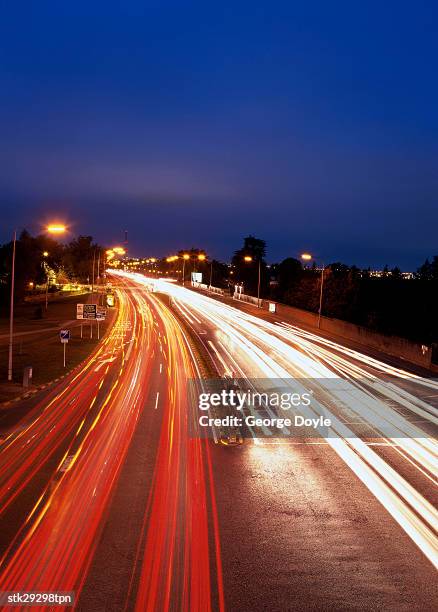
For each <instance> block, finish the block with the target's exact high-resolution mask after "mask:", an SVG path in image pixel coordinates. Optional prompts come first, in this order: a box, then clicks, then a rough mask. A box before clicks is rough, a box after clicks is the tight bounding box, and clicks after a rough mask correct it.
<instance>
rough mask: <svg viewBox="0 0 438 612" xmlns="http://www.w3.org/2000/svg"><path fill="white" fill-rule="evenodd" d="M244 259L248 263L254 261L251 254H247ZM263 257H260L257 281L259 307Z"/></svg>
mask: <svg viewBox="0 0 438 612" xmlns="http://www.w3.org/2000/svg"><path fill="white" fill-rule="evenodd" d="M243 261H244V262H246V263H251V262H252V261H253V257H252V256H251V255H245V256H244V257H243ZM261 263H262V262H261V259H260V258H259V274H258V282H257V308H260V268H261Z"/></svg>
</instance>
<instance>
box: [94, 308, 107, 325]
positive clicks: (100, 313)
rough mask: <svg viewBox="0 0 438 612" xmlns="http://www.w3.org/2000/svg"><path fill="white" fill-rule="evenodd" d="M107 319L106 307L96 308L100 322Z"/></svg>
mask: <svg viewBox="0 0 438 612" xmlns="http://www.w3.org/2000/svg"><path fill="white" fill-rule="evenodd" d="M105 317H106V308H105V306H97V307H96V319H97V320H98V321H105Z"/></svg>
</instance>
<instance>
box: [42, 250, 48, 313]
mask: <svg viewBox="0 0 438 612" xmlns="http://www.w3.org/2000/svg"><path fill="white" fill-rule="evenodd" d="M48 256H49V254H48V252H47V251H44V253H43V257H44V258H46V257H48ZM44 271H45V273H46V310H47V307H48V305H49V272H48V270H47V263H46V264H45V268H44Z"/></svg>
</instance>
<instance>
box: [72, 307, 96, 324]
mask: <svg viewBox="0 0 438 612" xmlns="http://www.w3.org/2000/svg"><path fill="white" fill-rule="evenodd" d="M96 312H97V304H76V318H77V319H91V320H94V319H96Z"/></svg>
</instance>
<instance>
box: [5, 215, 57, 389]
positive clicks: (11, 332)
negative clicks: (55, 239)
mask: <svg viewBox="0 0 438 612" xmlns="http://www.w3.org/2000/svg"><path fill="white" fill-rule="evenodd" d="M66 229H67V228H66V226H65V225H60V224H51V225H48V226H47V227H46V231H47V232H48V233H49V234H63V233H64V232H65V231H66ZM12 242H13V246H12V269H11V303H10V306H9V350H8V381H11V380H12V357H13V335H14V290H15V253H16V248H17V230H14V237H13V241H12ZM45 253H47V251H45ZM47 255H48V253H47Z"/></svg>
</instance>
